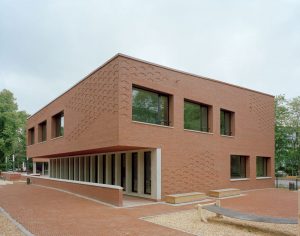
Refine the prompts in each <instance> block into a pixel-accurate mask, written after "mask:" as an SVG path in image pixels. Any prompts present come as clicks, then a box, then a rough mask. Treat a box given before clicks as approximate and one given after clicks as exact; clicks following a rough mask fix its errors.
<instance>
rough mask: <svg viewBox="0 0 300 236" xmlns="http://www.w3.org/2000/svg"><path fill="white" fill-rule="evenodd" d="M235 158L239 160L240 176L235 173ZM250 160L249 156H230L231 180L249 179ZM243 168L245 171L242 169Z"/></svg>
mask: <svg viewBox="0 0 300 236" xmlns="http://www.w3.org/2000/svg"><path fill="white" fill-rule="evenodd" d="M233 158H236V159H237V158H239V161H238V162H239V167H240V169H239V170H238V173H237V174H238V175H237V174H236V173H234V172H233V169H234V168H233V166H232V164H233ZM248 158H249V156H243V155H231V156H230V178H231V179H247V177H248V171H247V169H248V164H249V163H248ZM242 167H243V169H241V168H242Z"/></svg>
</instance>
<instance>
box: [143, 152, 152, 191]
mask: <svg viewBox="0 0 300 236" xmlns="http://www.w3.org/2000/svg"><path fill="white" fill-rule="evenodd" d="M144 193H145V194H151V152H144Z"/></svg>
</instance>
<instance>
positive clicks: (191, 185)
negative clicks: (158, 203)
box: [163, 151, 219, 195]
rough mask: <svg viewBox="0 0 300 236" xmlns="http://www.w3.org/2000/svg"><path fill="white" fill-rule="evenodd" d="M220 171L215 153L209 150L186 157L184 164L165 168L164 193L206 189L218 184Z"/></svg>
mask: <svg viewBox="0 0 300 236" xmlns="http://www.w3.org/2000/svg"><path fill="white" fill-rule="evenodd" d="M218 175H219V173H218V171H217V168H216V165H215V158H214V155H213V154H212V153H210V152H208V151H205V152H202V153H199V154H198V153H196V154H195V155H193V156H189V157H186V161H185V163H184V165H183V166H180V167H177V168H165V170H164V176H163V178H164V193H165V195H167V194H174V193H186V192H194V191H205V190H208V189H211V188H213V186H217V184H218V179H219V178H218Z"/></svg>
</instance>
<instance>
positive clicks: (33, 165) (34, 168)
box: [32, 162, 36, 174]
mask: <svg viewBox="0 0 300 236" xmlns="http://www.w3.org/2000/svg"><path fill="white" fill-rule="evenodd" d="M32 171H33V174H36V162H32Z"/></svg>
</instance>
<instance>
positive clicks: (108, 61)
mask: <svg viewBox="0 0 300 236" xmlns="http://www.w3.org/2000/svg"><path fill="white" fill-rule="evenodd" d="M118 56H120V53H117V54H116V55H114V56H113V57H111V58H110V59H109V60H107V61H106V62H104V63H103V64H101V65H100V66H98V67H97V68H96V69H94V70H93V71H92V72H90V73H89V74H87V75H86V76H84V77H83V78H82V79H81V80H79V81H78V82H77V83H76V84H74V85H73V86H72V87H70V88H68V89H67V90H66V91H64V92H63V93H62V94H60V95H59V96H58V97H56V98H54V99H53V100H51V101H50V102H49V103H47V104H46V105H45V106H43V107H42V108H40V109H39V110H37V111H36V112H35V113H33V114H32V115H30V116H29V117H28V118H27V120H29V119H30V118H31V117H33V116H35V115H36V114H37V113H39V112H40V111H41V110H43V109H45V108H46V107H47V106H49V105H50V104H51V103H53V102H54V101H56V100H57V99H59V98H60V97H62V96H63V95H64V94H66V93H67V92H69V91H70V90H71V89H73V88H75V87H76V86H77V85H79V84H80V83H81V82H83V81H84V80H85V79H87V78H88V77H89V76H91V75H92V74H94V73H96V72H97V71H98V70H100V69H101V68H103V67H104V66H106V65H107V64H108V63H110V62H111V61H113V60H114V59H116V58H117V57H118Z"/></svg>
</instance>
